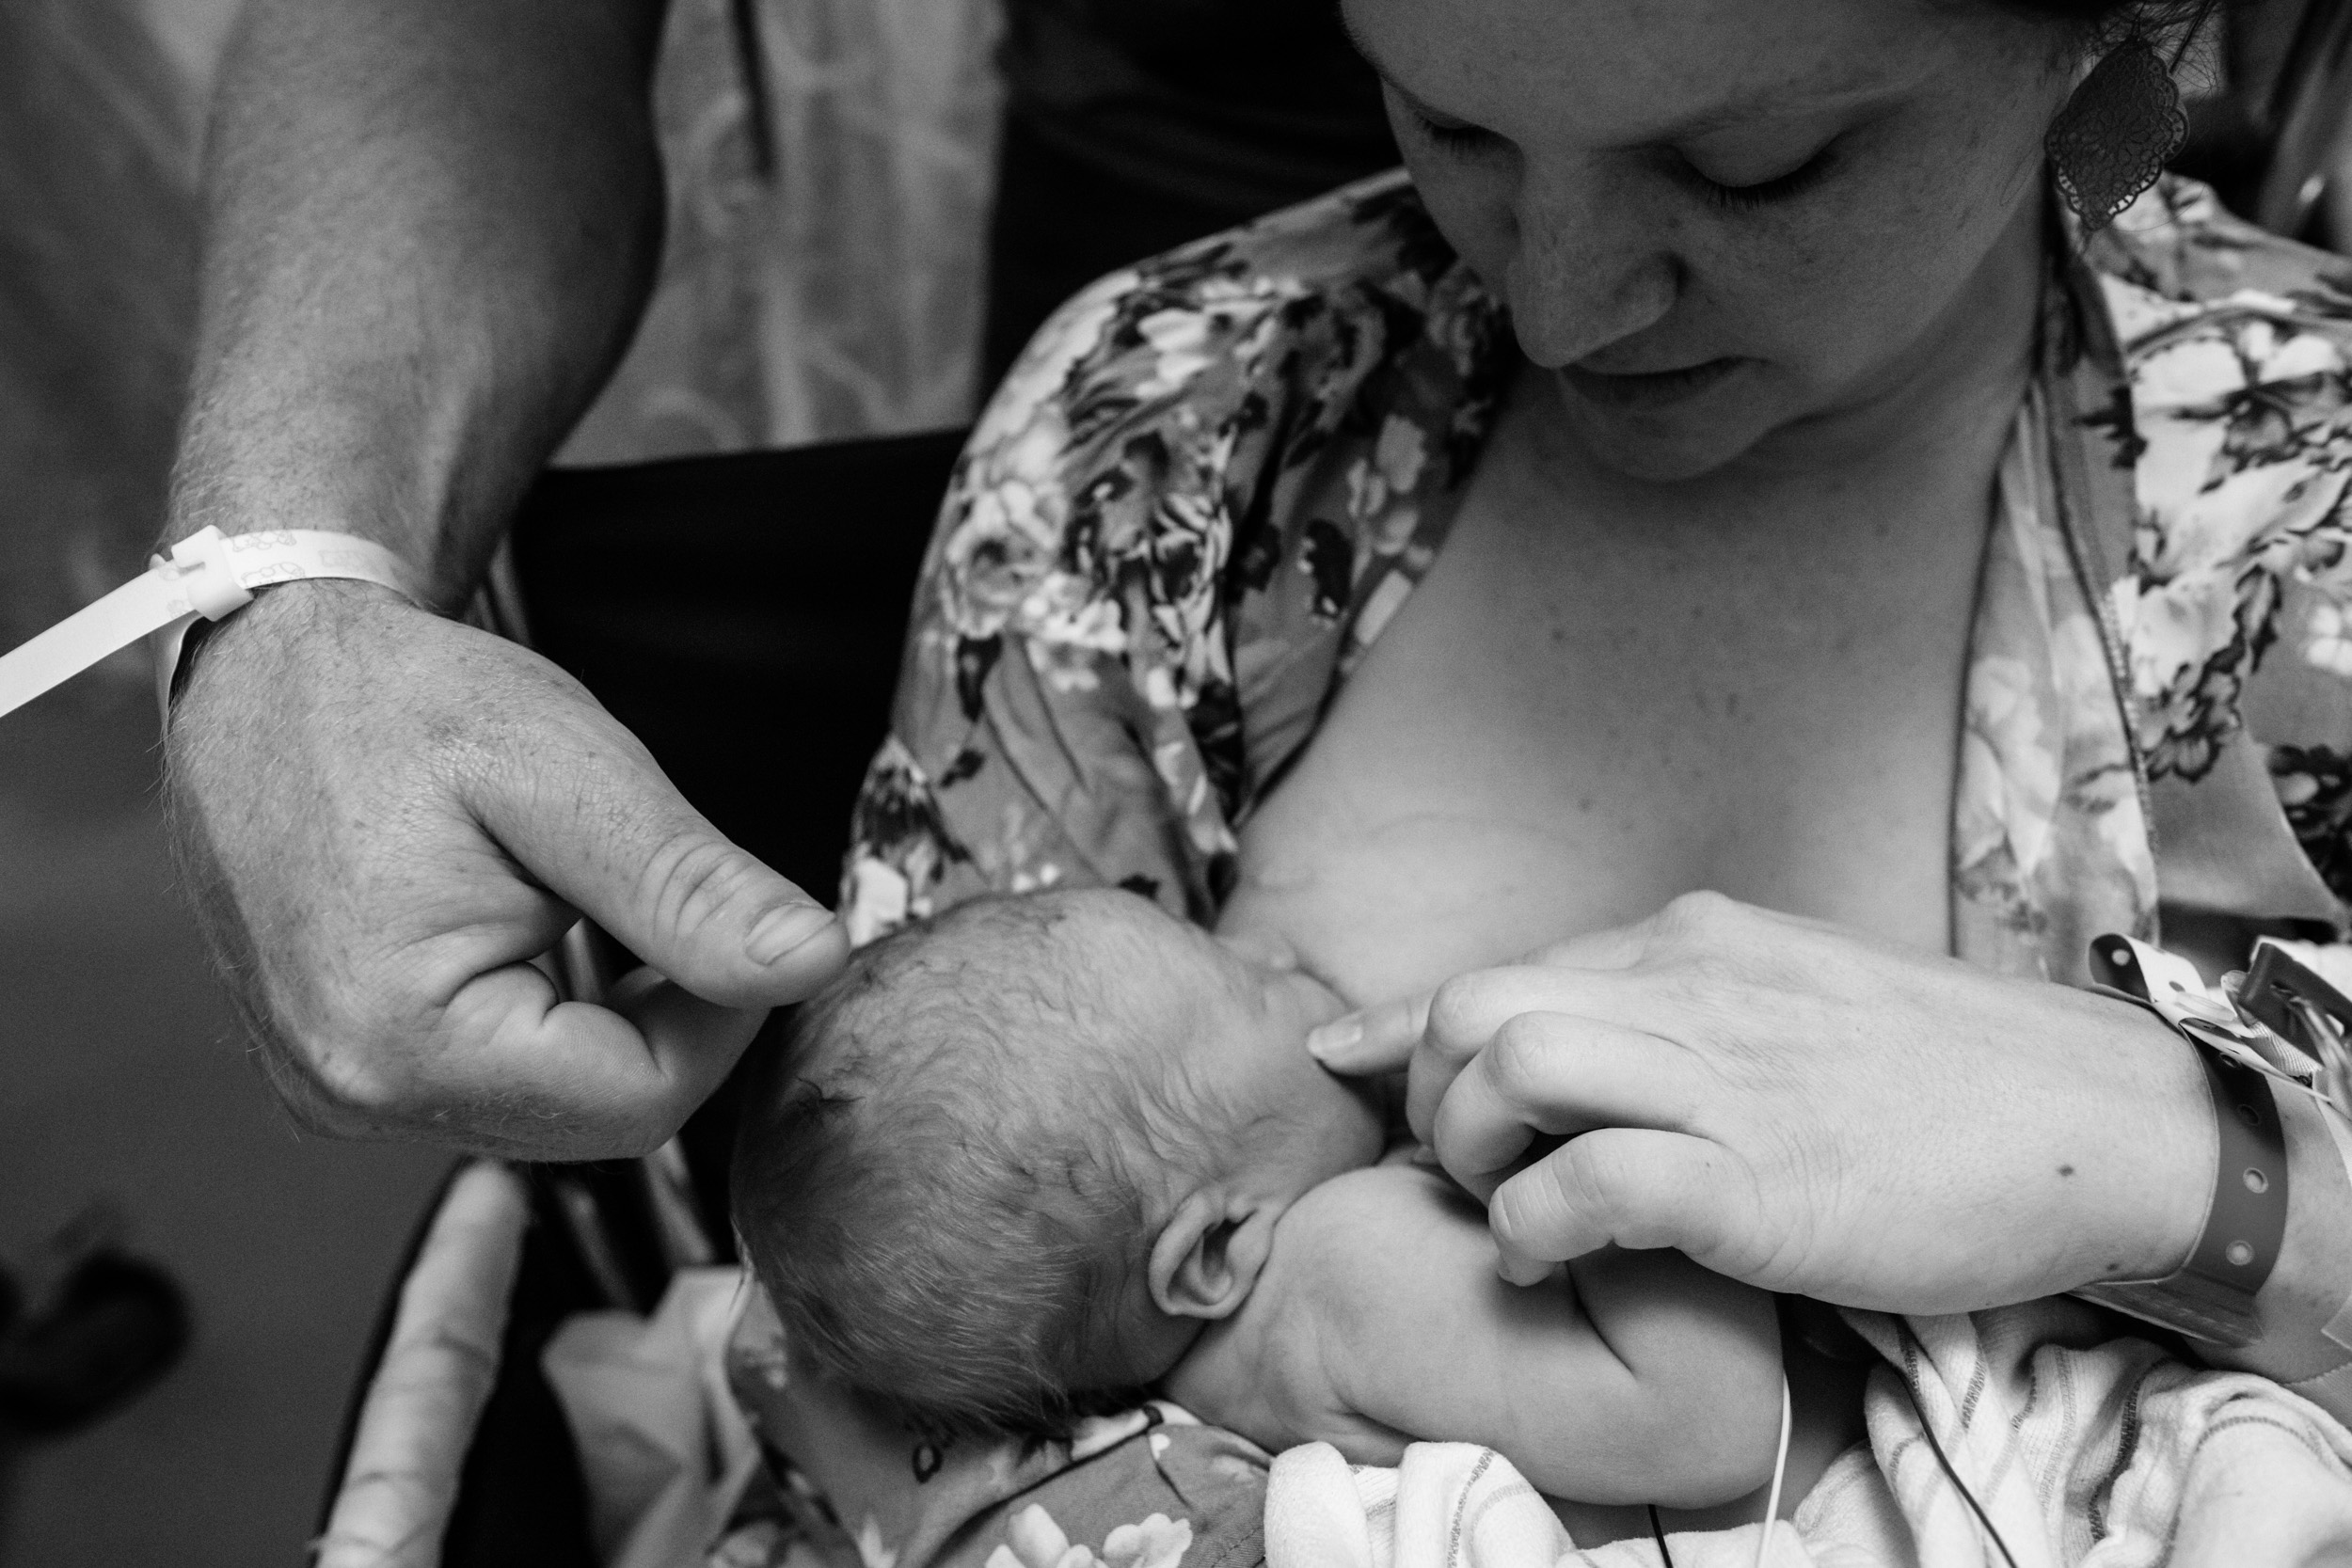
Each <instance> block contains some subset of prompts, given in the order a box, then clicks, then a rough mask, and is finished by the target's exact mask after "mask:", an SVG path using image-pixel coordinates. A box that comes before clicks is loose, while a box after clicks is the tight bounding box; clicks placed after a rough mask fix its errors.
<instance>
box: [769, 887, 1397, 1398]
mask: <svg viewBox="0 0 2352 1568" xmlns="http://www.w3.org/2000/svg"><path fill="white" fill-rule="evenodd" d="M1341 1010H1342V1005H1341V1003H1340V1001H1339V999H1338V998H1337V997H1335V996H1334V995H1333V994H1332V993H1331V992H1330V991H1329V990H1327V989H1326V988H1325V987H1324V986H1322V985H1321V984H1320V983H1318V982H1316V981H1315V980H1313V979H1311V978H1310V977H1308V976H1307V975H1305V974H1301V973H1299V972H1298V970H1297V969H1296V968H1295V965H1293V964H1291V963H1289V962H1287V961H1284V960H1282V959H1281V958H1279V957H1270V956H1268V955H1266V954H1263V953H1262V952H1260V953H1253V952H1251V951H1249V950H1248V949H1247V948H1245V947H1244V946H1241V945H1237V944H1232V943H1228V942H1223V941H1221V940H1219V939H1217V938H1216V937H1212V936H1210V935H1209V934H1208V933H1206V932H1204V931H1201V930H1199V929H1197V928H1196V927H1190V926H1187V925H1185V924H1184V922H1182V921H1180V920H1177V919H1175V918H1174V917H1172V916H1170V915H1168V914H1167V913H1165V912H1163V911H1161V910H1159V909H1158V908H1157V907H1156V906H1154V905H1153V904H1152V903H1151V902H1149V901H1148V900H1146V899H1143V898H1140V897H1137V896H1136V895H1133V894H1129V893H1121V892H1118V891H1112V890H1089V891H1080V892H1068V893H1045V894H1035V895H1027V896H1016V897H995V898H981V899H976V900H973V901H972V902H970V903H966V904H963V905H961V906H959V907H958V908H956V909H954V910H952V911H948V912H947V913H946V914H944V915H941V916H939V917H938V918H937V919H934V920H931V921H929V922H926V923H925V924H923V925H920V926H917V927H912V928H910V929H908V930H905V931H902V932H899V933H898V935H896V936H892V937H889V938H887V939H885V940H883V941H882V942H876V943H874V944H873V945H871V946H869V947H867V948H866V949H864V950H863V951H861V952H860V953H859V954H858V955H857V956H856V957H855V958H852V959H851V960H850V968H849V972H848V973H847V974H844V975H842V977H841V978H840V979H838V980H837V981H835V982H834V984H833V985H832V986H831V987H829V988H827V990H825V991H824V992H823V993H822V994H820V995H819V996H818V997H817V999H816V1000H814V1001H813V1002H811V1003H809V1004H808V1005H807V1006H805V1007H803V1009H802V1011H801V1013H800V1016H799V1017H798V1018H797V1019H795V1020H794V1021H793V1026H792V1029H791V1031H790V1034H789V1036H788V1037H787V1040H786V1042H785V1045H784V1048H783V1050H782V1051H780V1052H778V1053H776V1054H775V1055H774V1056H773V1057H771V1059H770V1060H769V1061H767V1062H765V1063H763V1064H761V1065H760V1067H759V1068H758V1069H756V1070H755V1073H754V1076H753V1079H752V1083H751V1085H750V1089H749V1093H748V1095H747V1098H746V1101H745V1107H744V1111H743V1121H742V1126H741V1131H740V1132H739V1135H738V1138H737V1145H736V1159H735V1180H734V1192H735V1217H736V1227H737V1229H738V1231H739V1233H740V1235H741V1237H742V1240H743V1243H744V1246H745V1250H746V1252H747V1254H748V1256H749V1257H750V1259H751V1261H752V1264H753V1266H754V1268H755V1270H756V1272H757V1273H758V1275H759V1277H760V1280H761V1281H762V1283H764V1284H765V1285H766V1286H767V1288H768V1291H769V1293H770V1294H771V1296H772V1297H773V1298H774V1302H775V1306H776V1310H777V1312H778V1314H779V1315H780V1316H781V1317H782V1319H783V1321H784V1323H785V1327H786V1332H787V1338H789V1339H790V1340H791V1341H792V1342H793V1343H794V1345H795V1347H796V1349H797V1350H799V1351H800V1352H801V1353H802V1354H805V1355H806V1356H808V1357H809V1358H810V1359H811V1360H812V1361H814V1362H815V1364H816V1365H818V1367H821V1368H823V1369H825V1370H828V1371H830V1372H831V1373H833V1374H834V1375H835V1376H837V1377H840V1378H842V1379H843V1380H844V1381H846V1382H848V1383H850V1385H852V1386H856V1387H859V1388H862V1389H864V1390H866V1391H867V1392H869V1393H872V1394H876V1395H879V1396H881V1397H882V1398H883V1399H884V1400H885V1401H887V1402H890V1403H891V1404H893V1405H895V1406H896V1407H897V1409H898V1412H899V1414H901V1415H902V1416H904V1417H906V1418H909V1419H910V1420H912V1421H914V1423H915V1424H917V1425H918V1426H921V1427H924V1428H926V1429H929V1430H933V1431H938V1432H943V1433H944V1432H956V1431H971V1430H980V1429H991V1428H994V1429H1012V1430H1027V1431H1038V1430H1050V1429H1052V1428H1054V1427H1056V1426H1057V1425H1059V1424H1061V1423H1062V1422H1064V1421H1065V1420H1067V1418H1069V1417H1070V1416H1071V1415H1072V1414H1073V1412H1074V1411H1076V1410H1078V1409H1080V1408H1083V1407H1084V1405H1085V1404H1086V1403H1087V1402H1088V1396H1089V1395H1107V1394H1112V1393H1117V1392H1123V1391H1126V1390H1131V1389H1134V1388H1136V1387H1138V1386H1143V1385H1145V1384H1148V1383H1151V1382H1152V1381H1154V1380H1156V1379H1157V1378H1159V1377H1160V1376H1161V1375H1162V1374H1164V1373H1165V1372H1166V1371H1167V1370H1168V1369H1169V1368H1170V1367H1172V1366H1173V1365H1174V1364H1175V1362H1176V1360H1177V1359H1178V1357H1180V1356H1181V1355H1182V1354H1184V1350H1185V1348H1186V1347H1187V1346H1188V1345H1189V1344H1190V1343H1191V1341H1192V1339H1193V1338H1194V1337H1195V1336H1196V1335H1197V1334H1198V1333H1199V1332H1200V1327H1201V1325H1202V1323H1204V1322H1205V1321H1207V1320H1210V1319H1214V1318H1221V1317H1224V1316H1227V1315H1228V1314H1230V1313H1231V1312H1232V1311H1233V1310H1234V1308H1236V1307H1239V1306H1240V1305H1241V1302H1242V1300H1243V1298H1244V1297H1245V1296H1247V1295H1248V1292H1249V1289H1250V1287H1251V1286H1252V1285H1253V1284H1254V1283H1255V1282H1256V1280H1257V1276H1258V1271H1259V1269H1260V1267H1261V1266H1262V1265H1263V1262H1264V1259H1265V1256H1266V1250H1267V1245H1268V1242H1269V1239H1270V1237H1271V1233H1272V1230H1273V1227H1274V1222H1275V1221H1276V1220H1277V1219H1278V1218H1279V1217H1280V1215H1281V1212H1282V1211H1283V1210H1284V1209H1285V1208H1287V1207H1288V1206H1289V1205H1290V1203H1291V1202H1292V1201H1293V1200H1294V1199H1295V1198H1296V1197H1297V1196H1299V1195H1300V1194H1302V1193H1304V1192H1306V1191H1307V1189H1308V1188H1310V1187H1312V1186H1314V1185H1315V1184H1316V1183H1318V1182H1321V1181H1323V1180H1327V1179H1329V1178H1330V1177H1333V1176H1336V1175H1338V1174H1339V1173H1341V1172H1342V1171H1345V1170H1352V1169H1355V1168H1356V1167H1358V1166H1360V1165H1365V1164H1371V1163H1372V1162H1373V1160H1375V1158H1376V1157H1377V1156H1378V1154H1379V1149H1380V1135H1381V1127H1380V1118H1379V1116H1378V1113H1377V1111H1376V1110H1375V1107H1374V1105H1373V1104H1372V1102H1371V1101H1370V1100H1369V1099H1368V1098H1366V1097H1365V1096H1364V1095H1363V1094H1361V1093H1360V1092H1359V1091H1358V1090H1357V1089H1356V1088H1354V1087H1353V1086H1351V1085H1347V1084H1345V1083H1343V1082H1342V1081H1341V1080H1339V1079H1336V1078H1333V1077H1331V1076H1330V1075H1329V1074H1327V1073H1326V1072H1325V1071H1324V1070H1323V1069H1321V1068H1320V1067H1318V1066H1317V1065H1316V1064H1315V1062H1314V1060H1313V1058H1312V1057H1311V1056H1309V1055H1308V1054H1307V1050H1306V1034H1307V1031H1308V1030H1309V1029H1311V1028H1312V1027H1313V1026H1314V1025H1315V1024H1317V1023H1321V1022H1325V1021H1326V1020H1327V1019H1329V1018H1332V1017H1334V1016H1336V1015H1337V1014H1338V1013H1339V1012H1340V1011H1341Z"/></svg>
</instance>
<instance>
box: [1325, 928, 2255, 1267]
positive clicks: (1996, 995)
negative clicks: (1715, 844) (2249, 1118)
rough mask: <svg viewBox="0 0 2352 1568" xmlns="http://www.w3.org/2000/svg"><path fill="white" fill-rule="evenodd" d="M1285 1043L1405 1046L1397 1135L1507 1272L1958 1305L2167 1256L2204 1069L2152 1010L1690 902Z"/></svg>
mask: <svg viewBox="0 0 2352 1568" xmlns="http://www.w3.org/2000/svg"><path fill="white" fill-rule="evenodd" d="M1311 1043H1312V1045H1313V1047H1314V1049H1315V1051H1316V1053H1317V1054H1318V1055H1319V1056H1320V1057H1322V1059H1323V1060H1324V1061H1325V1063H1326V1064H1327V1065H1328V1066H1330V1067H1332V1068H1333V1069H1336V1070H1339V1071H1342V1072H1350V1073H1363V1072H1379V1071H1393V1070H1395V1069H1397V1068H1399V1067H1403V1066H1406V1064H1407V1063H1408V1061H1409V1065H1410V1069H1411V1087H1410V1091H1409V1094H1408V1115H1409V1117H1410V1119H1411V1121H1412V1124H1413V1130H1414V1132H1416V1133H1418V1134H1419V1135H1420V1136H1421V1137H1422V1140H1423V1141H1424V1142H1427V1143H1429V1144H1431V1145H1432V1146H1433V1147H1434V1148H1436V1149H1437V1151H1438V1157H1439V1159H1441V1160H1442V1161H1443V1162H1444V1164H1445V1167H1446V1169H1447V1170H1448V1171H1450V1172H1451V1173H1452V1174H1453V1175H1454V1179H1455V1180H1459V1181H1460V1182H1462V1184H1463V1185H1464V1186H1466V1187H1468V1188H1470V1190H1471V1191H1472V1192H1475V1193H1477V1194H1479V1195H1480V1196H1485V1197H1486V1198H1488V1200H1489V1212H1488V1223H1489V1224H1490V1225H1491V1226H1492V1227H1493V1229H1494V1232H1495V1237H1496V1240H1497V1241H1498V1242H1499V1243H1501V1245H1502V1253H1503V1272H1504V1274H1505V1275H1506V1276H1507V1277H1511V1278H1514V1279H1517V1280H1518V1281H1520V1282H1522V1283H1524V1282H1528V1281H1530V1280H1533V1279H1534V1278H1537V1277H1540V1276H1541V1275H1543V1274H1544V1273H1545V1272H1546V1271H1548V1269H1549V1266H1550V1264H1551V1263H1553V1262H1554V1261H1557V1260H1559V1259H1567V1258H1575V1257H1581V1255H1583V1254H1585V1253H1587V1252H1590V1251H1592V1250H1594V1249H1595V1248H1597V1247H1599V1246H1603V1245H1605V1244H1608V1243H1617V1244H1618V1245H1621V1246H1629V1247H1677V1248H1679V1249H1680V1250H1681V1251H1683V1252H1685V1253H1687V1254H1689V1255H1690V1256H1691V1257H1692V1258H1693V1259H1696V1260H1697V1261H1699V1262H1700V1263H1703V1264H1705V1265H1706V1266H1708V1268H1711V1269H1713V1270H1715V1271H1717V1272H1718V1273H1721V1274H1725V1275H1731V1276H1732V1277H1734V1278H1737V1279H1742V1280H1746V1281H1748V1282H1749V1283H1751V1284H1755V1285H1758V1286H1762V1287H1764V1288H1766V1289H1768V1290H1774V1291H1791V1292H1795V1293H1798V1294H1802V1295H1807V1296H1813V1297H1816V1298H1818V1299H1820V1300H1823V1301H1830V1302H1836V1303H1839V1304H1842V1305H1845V1306H1851V1307H1875V1308H1879V1309H1882V1310H1887V1311H1901V1312H1946V1311H1958V1310H1965V1309H1970V1308H1974V1307H1986V1306H1993V1305H1997V1304H2002V1303H2008V1302H2015V1301H2023V1300H2026V1299H2028V1298H2031V1297H2034V1296H2039V1295H2046V1294H2051V1293H2053V1292H2056V1291H2066V1290H2071V1289H2073V1288H2074V1287H2076V1286H2079V1285H2083V1284H2086V1283H2089V1282H2090V1281H2091V1280H2094V1279H2103V1278H2106V1279H2132V1278H2149V1277H2154V1276H2158V1275H2166V1274H2169V1273H2171V1272H2172V1271H2173V1270H2174V1269H2175V1268H2177V1267H2178V1266H2179V1265H2180V1264H2181V1263H2182V1262H2183V1261H2184V1260H2185V1259H2186V1258H2187V1256H2188V1253H2189V1250H2190V1248H2191V1247H2192V1246H2193V1245H2194V1244H2195V1243H2196V1240H2197V1235H2198V1230H2199V1227H2200V1226H2201V1224H2202V1222H2203V1218H2204V1212H2205V1208H2206V1203H2207V1200H2208V1198H2209V1196H2210V1195H2211V1191H2212V1181H2213V1162H2214V1158H2215V1155H2214V1137H2215V1135H2214V1132H2213V1128H2212V1124H2211V1112H2210V1110H2209V1109H2208V1108H2207V1106H2208V1101H2207V1098H2206V1091H2205V1088H2204V1085H2203V1082H2202V1079H2201V1076H2200V1071H2199V1069H2198V1067H2197V1064H2196V1062H2195V1060H2194V1058H2193V1056H2192V1055H2191V1054H2190V1052H2189V1049H2188V1047H2186V1046H2185V1045H2184V1044H2183V1043H2181V1041H2180V1040H2178V1039H2177V1038H2176V1037H2174V1036H2173V1035H2172V1034H2171V1033H2170V1031H2169V1030H2168V1029H2166V1028H2165V1026H2164V1025H2163V1024H2162V1023H2161V1022H2157V1021H2156V1020H2155V1019H2153V1018H2152V1017H2149V1016H2148V1015H2146V1014H2144V1013H2142V1012H2140V1011H2139V1010H2137V1009H2136V1008H2134V1007H2131V1006H2126V1005H2124V1004H2122V1003H2119V1002H2115V1001H2112V1000H2109V999H2106V998H2103V997H2099V996H2095V995H2092V994H2090V993H2088V992H2083V991H2075V990H2067V989H2065V988H2063V987H2059V986H2056V985H2048V984H2042V983H2037V982H2029V981H2020V980H2014V979H2009V978H2005V977H2003V976H2000V975H1996V974H1989V973H1987V972H1985V971H1983V970H1979V969H1976V968H1972V967H1970V966H1968V965H1965V964H1963V963H1959V962H1957V961H1954V960H1951V959H1947V958H1937V957H1931V956H1927V955H1924V954H1920V953H1916V952H1913V951H1910V950H1908V949H1904V948H1900V947H1896V946H1893V945H1890V944H1886V943H1882V942H1873V941H1870V940H1868V939H1867V938H1865V937H1861V936H1857V935H1854V934H1853V933H1851V932H1848V931H1844V930H1841V929H1838V928H1836V927H1830V926H1826V925H1820V924H1817V923H1814V922H1810V921H1804V920H1798V919H1794V918H1791V917H1788V916H1784V915H1777V914H1772V913H1770V912H1767V911H1761V910H1756V909H1752V908H1749V907H1747V906H1744V905H1740V904H1736V903H1733V902H1732V901H1731V900H1729V899H1726V898H1723V897H1720V896H1717V895H1709V894H1698V895H1690V896H1687V897H1684V898H1680V899H1677V900H1676V901H1675V902H1674V903H1673V904H1672V905H1670V906H1668V907H1667V908H1666V910H1665V911H1662V912H1661V913H1660V914H1659V915H1657V916H1655V917H1654V918H1652V919H1650V920H1646V921H1644V922H1642V923H1641V924H1640V925H1637V926H1632V927H1626V928H1624V929H1621V930H1616V931H1610V932H1604V933H1600V934H1598V935H1596V936H1592V937H1586V938H1580V939H1578V940H1576V941H1573V942H1565V943H1563V944H1561V945H1559V946H1557V947H1552V948H1549V949H1546V950H1545V951H1543V952H1541V953H1538V954H1536V955H1534V957H1532V958H1529V959H1528V960H1527V961H1525V962H1524V963H1520V964H1517V965H1512V966H1509V967H1506V968H1499V969H1490V970H1485V971H1481V972H1478V973H1476V974H1466V975H1463V976H1461V977H1460V978H1458V979H1454V980H1452V981H1449V982H1447V983H1446V984H1445V985H1444V986H1441V987H1439V988H1438V990H1437V991H1436V992H1435V993H1434V995H1432V996H1428V997H1423V998H1419V999H1416V1000H1414V1001H1408V1002H1403V1003H1396V1004H1392V1005H1391V1006H1385V1007H1376V1008H1373V1009H1370V1010H1368V1011H1366V1012H1364V1013H1360V1014H1358V1015H1356V1016H1354V1017H1353V1018H1349V1019H1343V1020H1341V1021H1339V1022H1336V1023H1333V1024H1330V1025H1327V1026H1326V1028H1325V1029H1323V1030H1321V1031H1318V1033H1317V1036H1316V1037H1315V1039H1314V1040H1313V1041H1312V1042H1311ZM1539 1138H1550V1139H1560V1138H1565V1140H1566V1141H1565V1143H1561V1144H1559V1145H1558V1146H1557V1147H1549V1146H1548V1145H1547V1146H1543V1147H1539V1146H1538V1144H1537V1140H1538V1139H1539ZM1531 1156H1535V1157H1534V1159H1533V1163H1532V1164H1531V1163H1529V1161H1530V1158H1531Z"/></svg>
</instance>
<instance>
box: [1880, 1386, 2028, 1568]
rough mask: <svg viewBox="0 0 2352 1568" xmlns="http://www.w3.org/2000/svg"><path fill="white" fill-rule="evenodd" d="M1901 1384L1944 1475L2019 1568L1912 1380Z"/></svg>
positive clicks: (2004, 1557)
mask: <svg viewBox="0 0 2352 1568" xmlns="http://www.w3.org/2000/svg"><path fill="white" fill-rule="evenodd" d="M1901 1382H1902V1386H1903V1392H1904V1393H1906V1394H1908V1395H1910V1396H1911V1408H1912V1409H1914V1410H1916V1411H1917V1412H1918V1413H1919V1430H1920V1432H1921V1433H1924V1434H1925V1435H1926V1437H1927V1440H1928V1447H1929V1448H1930V1449H1932V1450H1933V1451H1934V1454H1935V1462H1936V1463H1937V1464H1938V1465H1943V1466H1944V1473H1945V1474H1946V1475H1947V1476H1948V1477H1950V1478H1951V1482H1952V1484H1953V1485H1954V1486H1957V1487H1959V1488H1960V1495H1961V1496H1962V1497H1963V1498H1965V1499H1967V1503H1968V1506H1969V1508H1970V1509H1971V1510H1973V1511H1974V1512H1975V1513H1976V1515H1977V1520H1978V1522H1979V1523H1980V1524H1981V1525H1983V1526H1984V1532H1985V1533H1986V1534H1987V1535H1989V1536H1991V1537H1993V1544H1994V1545H1995V1546H1998V1547H1999V1548H2000V1549H2001V1559H2002V1560H2003V1561H2005V1562H2007V1563H2008V1564H2009V1568H2017V1557H2016V1554H2015V1553H2013V1552H2011V1551H2010V1549H2009V1543H2008V1542H2006V1541H2004V1540H2002V1539H2001V1532H2000V1530H1999V1529H1998V1528H1995V1526H1994V1523H1993V1515H1991V1514H1990V1513H1986V1512H1985V1511H1984V1504H1982V1503H1980V1502H1979V1501H1977V1495H1976V1494H1975V1493H1974V1492H1971V1491H1969V1490H1968V1483H1967V1482H1966V1481H1963V1480H1961V1479H1960V1472H1959V1471H1958V1470H1956V1469H1954V1468H1952V1461H1951V1456H1950V1455H1948V1454H1947V1453H1946V1452H1945V1451H1944V1445H1943V1444H1942V1443H1940V1442H1938V1441H1937V1440H1936V1436H1935V1423H1934V1422H1933V1421H1931V1420H1930V1419H1929V1418H1928V1407H1927V1406H1926V1405H1924V1404H1921V1403H1920V1402H1919V1391H1918V1390H1917V1389H1915V1388H1914V1387H1913V1386H1911V1379H1909V1378H1903V1379H1902V1380H1901Z"/></svg>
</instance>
